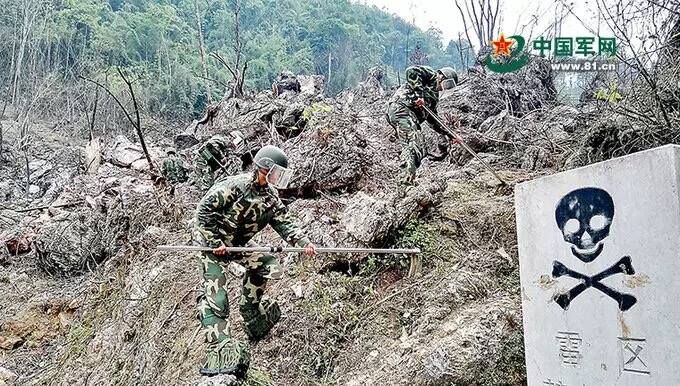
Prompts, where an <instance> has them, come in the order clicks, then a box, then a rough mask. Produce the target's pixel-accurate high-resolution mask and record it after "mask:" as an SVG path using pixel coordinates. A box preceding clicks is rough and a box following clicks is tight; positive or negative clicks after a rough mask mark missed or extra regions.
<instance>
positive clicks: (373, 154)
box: [0, 60, 592, 385]
mask: <svg viewBox="0 0 680 386" xmlns="http://www.w3.org/2000/svg"><path fill="white" fill-rule="evenodd" d="M391 92H392V90H385V89H383V88H382V87H381V86H380V83H379V82H375V80H370V79H369V80H367V81H366V82H364V83H362V84H361V85H360V87H358V88H357V89H355V90H348V91H345V92H343V93H341V94H340V95H338V96H337V97H335V98H327V97H323V96H322V95H323V94H322V82H321V80H320V79H318V78H310V79H306V80H305V81H304V82H303V92H302V93H301V95H286V94H284V95H281V96H279V97H277V98H274V97H273V96H272V95H271V94H270V93H267V92H263V93H260V94H258V95H257V96H255V97H254V98H251V99H244V100H238V99H230V100H224V101H222V102H221V103H219V104H218V105H216V106H213V107H212V108H211V110H210V111H209V114H207V115H206V120H205V123H198V122H195V123H194V124H192V125H189V127H188V128H187V130H185V131H184V132H183V133H181V135H178V136H176V137H175V140H174V142H175V144H176V145H177V147H178V149H179V150H180V153H181V154H183V155H184V156H185V157H186V159H187V160H189V159H190V154H191V152H192V150H193V149H194V148H195V147H196V146H199V145H198V144H200V142H202V141H204V140H205V139H207V138H208V137H209V135H211V134H215V133H229V132H232V131H239V132H240V133H241V134H242V136H243V137H244V138H245V139H246V142H247V144H248V145H249V147H251V148H252V147H257V146H261V145H264V144H267V143H273V144H276V145H280V146H282V147H283V148H284V149H285V150H286V151H287V152H288V153H289V155H290V157H291V162H292V164H293V165H294V167H295V168H296V176H297V177H296V179H295V180H294V181H293V183H292V187H291V189H289V190H287V191H286V192H282V195H283V196H285V197H286V198H287V199H288V200H290V208H291V211H292V212H293V213H295V214H296V215H297V216H298V218H299V220H300V221H299V222H300V225H302V227H303V228H304V229H305V230H306V231H307V232H308V233H309V234H310V235H311V238H312V239H313V240H314V241H316V242H317V243H318V244H319V245H324V246H370V247H383V246H387V247H396V246H408V247H419V248H421V249H422V250H423V254H422V270H421V272H420V273H419V274H417V275H414V276H411V277H409V276H408V275H407V271H408V269H409V260H408V259H407V258H406V257H404V256H374V255H362V256H339V255H338V256H319V258H317V259H303V258H300V257H298V256H281V260H282V263H283V265H284V267H285V270H286V276H285V278H284V279H283V280H280V281H277V282H272V283H271V285H270V286H269V289H268V291H269V294H270V295H271V296H272V297H275V298H277V299H278V300H279V302H280V303H281V305H282V310H283V313H284V318H283V319H282V321H281V322H280V323H279V324H278V325H277V326H276V327H275V328H274V330H273V331H272V333H271V336H270V337H268V338H267V339H265V340H263V341H262V342H260V343H258V344H256V345H254V346H253V347H252V350H253V357H252V364H253V368H252V369H251V371H250V373H249V379H248V381H247V384H251V385H372V384H373V385H379V384H380V385H384V384H390V385H413V384H422V385H450V384H485V385H489V384H494V385H495V384H508V385H521V384H523V382H524V381H525V374H524V357H523V344H522V320H521V307H520V304H521V302H520V293H519V271H518V262H517V261H518V259H517V245H516V237H515V223H514V221H515V220H514V209H513V192H512V187H513V186H514V185H515V184H516V183H518V182H521V181H525V180H528V179H532V178H535V177H538V176H540V175H545V174H549V173H553V172H555V171H556V170H559V169H561V168H565V167H571V166H577V165H578V164H579V162H583V161H580V160H581V159H582V157H581V155H582V154H584V153H583V152H581V153H578V151H577V150H578V149H580V147H579V146H580V145H579V144H580V143H581V137H582V136H583V133H584V130H585V129H586V128H587V127H588V126H589V125H590V124H591V121H592V116H590V115H588V114H586V113H584V111H582V110H578V109H576V108H574V107H569V106H564V105H559V104H558V103H557V102H556V101H555V99H554V98H555V91H554V86H553V85H552V77H551V74H550V67H549V65H547V63H546V62H543V61H539V60H535V61H533V62H532V63H531V64H530V65H529V66H527V67H525V68H524V69H522V70H521V71H520V72H518V73H514V74H505V75H491V74H488V73H485V72H484V71H482V70H481V69H476V71H472V72H471V73H470V74H469V75H468V76H466V77H463V81H462V82H461V85H459V86H457V87H455V88H454V89H452V90H447V91H446V92H444V95H443V98H442V103H441V105H440V108H439V111H440V113H441V115H442V117H443V118H444V119H445V120H446V121H447V122H448V123H449V124H450V125H451V126H453V127H454V128H455V129H456V130H458V131H459V132H460V133H461V135H462V136H463V138H465V140H466V142H467V143H469V144H470V146H472V147H473V148H474V149H475V150H476V151H478V152H479V153H480V157H481V158H482V159H483V160H485V161H486V162H487V163H489V164H490V165H492V166H493V167H494V168H495V169H496V170H498V173H499V175H500V176H501V177H502V178H503V179H504V180H505V181H506V182H507V183H508V185H509V186H508V187H504V186H501V184H500V183H499V182H498V181H497V180H496V179H495V178H494V177H493V175H491V174H490V173H488V172H487V171H485V170H484V168H483V166H482V164H481V163H480V162H479V161H478V160H476V159H473V158H472V157H471V156H469V155H468V154H467V153H465V152H464V151H462V150H461V149H460V148H458V147H455V146H454V148H453V149H452V152H451V154H450V155H449V157H447V158H446V159H445V160H443V161H432V160H426V161H425V162H424V165H423V166H422V167H421V168H420V170H419V175H418V186H417V187H416V188H414V189H411V190H410V191H409V192H408V194H407V195H406V197H398V196H397V194H396V190H395V182H394V181H395V179H396V173H397V169H398V151H399V147H398V143H397V142H396V140H395V138H394V134H393V129H392V128H391V127H390V126H389V125H388V124H387V123H386V121H385V119H384V115H385V103H386V100H387V98H388V97H389V95H390V94H391ZM4 123H5V132H6V133H10V134H11V133H12V132H13V131H14V132H16V131H17V128H16V127H15V126H13V125H15V124H14V123H13V122H11V121H6V122H4ZM425 130H426V136H427V138H428V139H429V143H430V144H431V146H432V149H431V150H432V151H434V150H435V148H436V143H437V138H436V134H435V133H434V132H433V131H431V130H430V129H429V128H425ZM33 131H34V132H35V135H34V140H33V141H32V145H31V148H30V149H29V151H27V154H29V162H28V169H29V174H30V178H29V182H28V184H27V183H26V177H25V176H26V159H25V158H26V157H25V156H24V153H23V152H22V151H21V149H20V148H19V147H18V145H15V146H10V147H8V146H6V149H5V153H4V157H5V159H6V160H7V161H6V162H4V163H2V169H0V173H1V175H2V183H1V184H0V196H1V197H2V200H3V201H2V206H3V207H2V210H1V211H0V224H1V228H2V233H1V234H0V241H2V243H3V244H4V245H5V247H4V252H3V255H2V257H0V293H2V294H3V296H2V297H0V385H2V384H3V382H4V383H6V384H21V385H43V384H45V385H47V384H49V385H87V384H96V385H120V384H122V385H128V384H139V385H146V384H162V385H187V384H204V385H208V384H215V385H217V384H228V381H227V380H222V381H219V380H216V379H212V380H201V379H199V377H197V371H196V370H197V368H198V366H199V364H200V360H201V356H202V353H203V349H204V347H203V342H202V340H201V338H200V335H199V331H198V329H197V327H198V322H197V320H196V318H195V311H194V305H195V298H196V296H197V294H198V292H197V291H198V286H199V267H198V265H197V264H196V263H195V258H194V256H192V255H191V254H189V253H167V252H159V251H157V250H156V249H155V247H156V246H157V245H159V244H185V243H188V242H189V241H190V240H189V237H190V235H189V232H188V229H189V226H190V221H191V216H192V213H193V209H194V208H195V205H196V203H197V201H198V200H199V198H200V195H199V193H198V192H197V190H196V188H195V187H194V186H193V185H192V184H191V183H190V182H189V183H184V184H179V185H177V186H174V187H173V188H171V187H169V186H167V185H163V184H159V183H157V182H156V183H155V182H154V181H155V179H154V177H153V173H152V172H151V171H149V170H148V169H149V167H148V163H146V161H145V160H144V158H143V154H142V152H141V149H140V147H139V145H138V144H137V143H135V141H134V140H133V137H130V138H125V137H120V136H118V137H115V136H112V137H110V138H102V139H101V140H102V145H101V149H102V150H101V151H94V152H93V151H90V152H89V156H86V155H85V154H86V153H88V152H87V151H86V146H87V145H88V144H87V141H84V140H75V139H67V138H66V137H65V136H60V135H55V134H54V133H55V130H54V129H46V128H43V129H40V127H36V128H34V130H33ZM56 132H58V128H57V129H56ZM178 134H179V133H178ZM6 141H8V142H10V143H14V144H16V143H17V141H16V137H15V138H11V137H10V138H9V140H8V139H7V138H6ZM13 141H14V142H13ZM171 142H172V138H162V137H159V138H152V139H150V140H149V143H150V147H151V156H152V158H153V159H154V160H156V162H158V161H160V160H161V159H162V157H163V148H164V147H165V146H167V145H169V144H170V143H171ZM90 146H92V145H91V144H90ZM241 158H242V157H239V160H240V159H241ZM246 163H247V162H246ZM93 165H95V166H93ZM259 241H260V242H262V243H274V244H277V245H278V244H281V241H280V240H279V239H278V238H277V237H276V236H275V235H274V234H273V233H272V232H271V231H267V232H264V233H263V234H262V235H260V236H259ZM230 271H232V274H233V276H234V278H233V280H232V282H231V291H230V300H231V301H232V303H233V302H234V301H235V300H236V299H237V296H238V294H239V285H240V279H239V278H238V276H239V275H240V274H241V271H240V270H239V269H238V267H237V266H234V265H232V266H231V269H230ZM232 311H233V310H232ZM231 318H232V324H233V326H234V330H235V331H234V333H235V334H236V336H238V337H240V338H243V339H244V338H245V335H244V333H243V331H242V330H241V327H240V315H238V313H237V312H232V316H231ZM201 382H202V383H201Z"/></svg>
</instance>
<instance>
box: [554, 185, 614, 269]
mask: <svg viewBox="0 0 680 386" xmlns="http://www.w3.org/2000/svg"><path fill="white" fill-rule="evenodd" d="M613 219H614V201H613V200H612V197H611V196H610V195H609V193H607V192H606V191H604V190H602V189H599V188H582V189H577V190H574V191H573V192H571V193H569V194H567V195H566V196H564V197H562V199H561V200H560V202H559V203H558V204H557V208H556V209H555V221H557V226H558V227H559V228H560V230H561V231H562V236H563V237H564V241H566V242H568V243H570V244H572V246H571V252H572V253H573V254H574V256H576V257H577V258H579V259H580V260H581V261H583V262H585V263H590V262H591V261H593V260H595V259H596V258H597V257H598V256H599V255H600V253H602V249H603V248H604V242H603V240H604V239H605V238H606V237H607V236H609V228H610V227H611V223H612V220H613Z"/></svg>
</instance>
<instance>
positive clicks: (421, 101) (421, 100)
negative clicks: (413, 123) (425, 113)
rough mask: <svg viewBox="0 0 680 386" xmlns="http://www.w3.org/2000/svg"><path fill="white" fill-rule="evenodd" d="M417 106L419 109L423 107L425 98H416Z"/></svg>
mask: <svg viewBox="0 0 680 386" xmlns="http://www.w3.org/2000/svg"><path fill="white" fill-rule="evenodd" d="M416 107H417V108H419V109H422V108H423V107H425V99H423V98H418V99H416Z"/></svg>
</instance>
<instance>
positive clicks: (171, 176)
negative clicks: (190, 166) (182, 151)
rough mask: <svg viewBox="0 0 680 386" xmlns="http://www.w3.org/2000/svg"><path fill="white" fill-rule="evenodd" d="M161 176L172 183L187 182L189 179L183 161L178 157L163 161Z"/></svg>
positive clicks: (170, 157)
mask: <svg viewBox="0 0 680 386" xmlns="http://www.w3.org/2000/svg"><path fill="white" fill-rule="evenodd" d="M161 174H162V175H163V177H165V179H166V180H168V181H170V182H185V181H186V180H188V179H189V177H188V176H187V171H186V169H185V168H184V163H183V162H182V159H181V158H179V157H178V156H176V155H174V156H169V157H168V158H166V159H164V160H163V163H162V164H161Z"/></svg>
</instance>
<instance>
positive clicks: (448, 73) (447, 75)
mask: <svg viewBox="0 0 680 386" xmlns="http://www.w3.org/2000/svg"><path fill="white" fill-rule="evenodd" d="M439 73H440V74H442V75H444V79H453V80H455V81H456V82H458V74H456V70H454V69H453V68H451V67H442V68H440V69H439Z"/></svg>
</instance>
